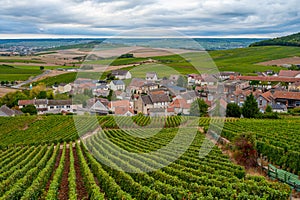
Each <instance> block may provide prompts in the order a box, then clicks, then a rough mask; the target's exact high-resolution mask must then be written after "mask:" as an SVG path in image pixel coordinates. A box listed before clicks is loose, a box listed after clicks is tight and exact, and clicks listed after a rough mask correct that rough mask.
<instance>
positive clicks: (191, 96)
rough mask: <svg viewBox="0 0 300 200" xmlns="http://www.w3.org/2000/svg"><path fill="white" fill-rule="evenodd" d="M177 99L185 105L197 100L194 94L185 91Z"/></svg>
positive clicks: (193, 92)
mask: <svg viewBox="0 0 300 200" xmlns="http://www.w3.org/2000/svg"><path fill="white" fill-rule="evenodd" d="M176 98H177V99H184V100H185V101H186V103H188V104H191V103H193V102H194V101H195V100H196V99H197V94H196V92H195V91H194V90H193V91H187V92H183V93H180V94H179V95H177V96H176Z"/></svg>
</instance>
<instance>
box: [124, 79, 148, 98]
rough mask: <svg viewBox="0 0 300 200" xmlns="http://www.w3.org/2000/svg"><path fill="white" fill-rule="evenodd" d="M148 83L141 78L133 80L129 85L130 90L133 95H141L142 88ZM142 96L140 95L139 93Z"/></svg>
mask: <svg viewBox="0 0 300 200" xmlns="http://www.w3.org/2000/svg"><path fill="white" fill-rule="evenodd" d="M145 83H146V81H145V80H144V79H140V78H133V79H132V80H131V82H130V84H129V85H128V89H129V91H130V92H131V93H139V90H140V88H141V87H142V85H144V84H145ZM139 94H140V93H139Z"/></svg>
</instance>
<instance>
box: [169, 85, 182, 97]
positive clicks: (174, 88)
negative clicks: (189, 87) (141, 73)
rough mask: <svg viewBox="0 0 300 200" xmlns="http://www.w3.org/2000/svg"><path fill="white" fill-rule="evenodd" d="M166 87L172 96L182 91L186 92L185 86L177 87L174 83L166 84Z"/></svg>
mask: <svg viewBox="0 0 300 200" xmlns="http://www.w3.org/2000/svg"><path fill="white" fill-rule="evenodd" d="M166 87H167V88H168V90H169V91H170V94H171V95H174V96H176V95H179V94H181V93H183V92H186V88H183V87H179V86H176V85H167V86H166Z"/></svg>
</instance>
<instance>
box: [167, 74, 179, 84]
mask: <svg viewBox="0 0 300 200" xmlns="http://www.w3.org/2000/svg"><path fill="white" fill-rule="evenodd" d="M179 77H180V75H177V74H174V75H170V77H169V80H171V81H173V82H174V83H177V81H178V79H179Z"/></svg>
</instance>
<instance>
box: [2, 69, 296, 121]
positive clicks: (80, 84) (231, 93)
mask: <svg viewBox="0 0 300 200" xmlns="http://www.w3.org/2000/svg"><path fill="white" fill-rule="evenodd" d="M109 76H110V79H111V80H107V79H105V80H93V79H88V78H78V79H76V80H75V81H74V82H72V83H67V84H66V83H61V84H58V85H53V86H52V89H53V91H54V94H68V95H70V96H73V98H72V99H67V100H57V99H56V100H54V99H37V98H35V99H31V100H19V101H18V107H19V109H20V110H21V109H22V108H24V107H26V106H28V105H34V106H35V107H36V109H37V112H38V114H58V113H63V114H68V113H72V114H78V115H82V114H87V113H90V114H97V115H116V116H133V115H137V114H143V115H147V116H174V115H190V108H191V105H192V103H193V102H195V101H196V100H197V99H202V100H204V101H205V103H206V104H207V105H208V113H209V111H210V110H212V109H214V106H215V103H216V100H218V102H219V104H220V106H221V107H222V108H224V109H226V107H227V104H228V103H235V104H237V105H239V106H240V107H242V106H243V103H244V102H245V100H246V97H247V96H248V95H250V94H253V95H254V97H255V99H256V101H257V104H258V107H259V110H260V112H261V113H264V112H265V111H266V108H267V106H270V107H271V108H272V111H273V112H278V113H286V112H288V109H292V108H295V107H298V106H300V71H293V70H280V72H279V73H278V74H276V73H274V72H272V71H267V72H264V73H260V74H259V75H258V76H241V75H240V73H237V72H220V73H218V74H202V75H200V74H189V75H186V76H182V75H171V76H170V77H159V76H158V74H157V73H156V72H147V73H146V74H145V78H144V79H142V78H133V77H132V75H131V73H130V71H127V70H113V71H111V73H110V74H109ZM126 80H129V81H130V82H129V84H128V85H127V86H126V84H125V81H126ZM83 94H84V95H85V98H84V100H81V101H78V100H77V96H80V95H83ZM18 114H22V112H21V111H19V110H18V111H15V110H13V109H9V108H8V107H7V106H5V105H3V106H2V107H1V109H0V115H1V116H14V115H18Z"/></svg>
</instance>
